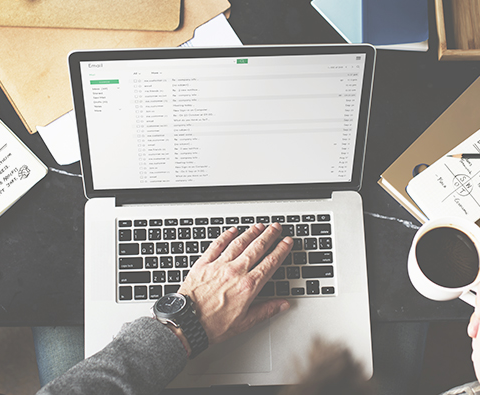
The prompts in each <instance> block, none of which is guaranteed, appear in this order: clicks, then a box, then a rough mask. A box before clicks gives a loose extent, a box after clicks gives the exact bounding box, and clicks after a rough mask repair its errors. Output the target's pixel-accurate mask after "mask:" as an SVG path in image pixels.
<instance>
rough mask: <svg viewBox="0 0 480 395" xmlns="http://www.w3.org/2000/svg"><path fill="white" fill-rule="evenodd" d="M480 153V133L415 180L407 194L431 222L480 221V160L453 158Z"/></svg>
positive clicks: (479, 131) (465, 141)
mask: <svg viewBox="0 0 480 395" xmlns="http://www.w3.org/2000/svg"><path fill="white" fill-rule="evenodd" d="M466 153H480V130H478V131H476V132H475V133H474V134H472V135H471V136H470V137H469V138H467V139H466V140H464V141H463V142H462V143H460V144H459V145H457V146H456V147H455V148H454V149H452V150H451V151H450V152H448V153H447V154H446V155H445V156H443V157H442V158H440V159H439V160H437V161H436V162H435V163H433V164H432V165H431V166H430V167H428V168H427V169H425V170H424V171H422V172H421V173H420V174H418V175H417V176H415V177H414V178H413V179H412V180H411V181H410V182H409V184H408V185H407V193H408V194H409V195H410V197H411V198H412V200H413V201H414V202H415V203H416V204H417V205H418V207H420V209H421V210H422V211H423V212H424V213H425V215H426V216H427V217H428V219H433V218H437V217H445V216H458V217H464V218H467V219H470V220H472V221H474V222H475V221H477V220H478V219H480V159H458V158H452V157H448V155H453V154H466Z"/></svg>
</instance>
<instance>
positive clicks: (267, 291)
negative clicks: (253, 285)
mask: <svg viewBox="0 0 480 395" xmlns="http://www.w3.org/2000/svg"><path fill="white" fill-rule="evenodd" d="M258 296H275V283H274V282H273V281H268V282H267V283H266V284H265V285H264V286H263V288H262V290H261V291H260V292H259V293H258Z"/></svg>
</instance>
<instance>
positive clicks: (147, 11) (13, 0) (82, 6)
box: [0, 0, 182, 31]
mask: <svg viewBox="0 0 480 395" xmlns="http://www.w3.org/2000/svg"><path fill="white" fill-rule="evenodd" d="M181 4H182V0H134V1H129V0H101V1H99V0H81V1H78V0H44V1H38V0H36V1H32V0H0V10H2V11H1V12H0V26H18V27H56V28H77V29H120V30H125V29H126V30H157V31H172V30H175V29H176V28H177V27H178V26H179V24H180V11H181Z"/></svg>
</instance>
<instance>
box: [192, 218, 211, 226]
mask: <svg viewBox="0 0 480 395" xmlns="http://www.w3.org/2000/svg"><path fill="white" fill-rule="evenodd" d="M208 222H209V221H208V218H195V225H208Z"/></svg>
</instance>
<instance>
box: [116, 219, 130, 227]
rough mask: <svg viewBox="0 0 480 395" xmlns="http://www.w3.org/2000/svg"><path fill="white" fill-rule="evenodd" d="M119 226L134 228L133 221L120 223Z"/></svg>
mask: <svg viewBox="0 0 480 395" xmlns="http://www.w3.org/2000/svg"><path fill="white" fill-rule="evenodd" d="M118 226H120V227H122V228H128V227H130V226H132V221H130V220H121V221H118Z"/></svg>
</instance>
